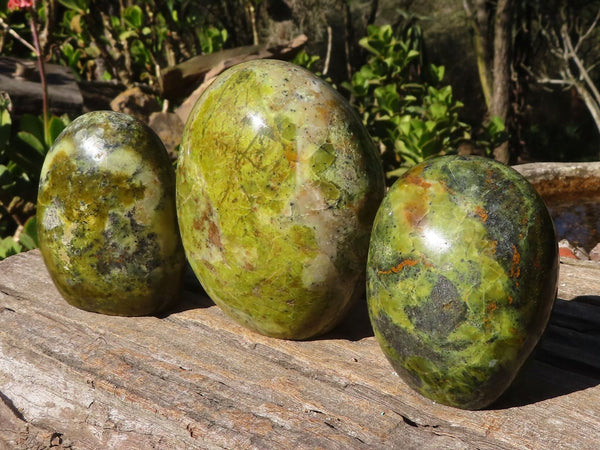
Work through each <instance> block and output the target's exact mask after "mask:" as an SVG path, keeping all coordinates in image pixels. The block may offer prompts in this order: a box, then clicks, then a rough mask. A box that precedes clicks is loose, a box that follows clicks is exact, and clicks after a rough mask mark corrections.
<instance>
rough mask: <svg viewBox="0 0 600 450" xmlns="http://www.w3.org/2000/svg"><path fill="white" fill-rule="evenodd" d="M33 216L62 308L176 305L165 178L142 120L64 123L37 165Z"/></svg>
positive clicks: (178, 256) (178, 254) (178, 251)
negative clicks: (63, 301)
mask: <svg viewBox="0 0 600 450" xmlns="http://www.w3.org/2000/svg"><path fill="white" fill-rule="evenodd" d="M37 208H38V209H37V224H38V238H39V244H40V250H41V252H42V255H43V257H44V262H45V263H46V266H47V268H48V271H49V273H50V275H51V277H52V279H53V281H54V283H55V285H56V287H57V288H58V290H59V291H60V293H61V294H62V295H63V297H64V298H65V299H66V300H67V302H69V303H70V304H72V305H74V306H77V307H78V308H81V309H85V310H88V311H95V312H100V313H105V314H114V315H126V316H133V315H143V314H152V313H155V312H157V311H159V310H161V309H163V308H164V307H166V306H167V305H168V304H169V303H171V302H172V301H173V300H174V299H176V298H177V297H178V295H179V292H180V287H181V279H182V277H181V275H182V272H183V269H184V267H185V257H184V253H183V246H182V245H181V240H180V238H179V233H178V228H177V214H176V211H175V174H174V171H173V167H172V165H171V163H170V161H169V158H168V155H167V153H166V150H165V148H164V146H163V144H162V142H161V141H160V140H159V138H158V137H157V136H156V135H155V134H154V132H153V131H152V130H151V129H150V128H148V127H147V126H146V125H144V124H143V123H142V122H140V121H138V120H136V119H134V118H132V117H130V116H128V115H125V114H121V113H116V112H111V111H100V112H92V113H88V114H84V115H82V116H80V117H78V118H77V119H75V120H74V121H73V122H71V123H70V124H69V125H68V126H67V128H66V129H65V130H64V131H63V132H62V134H61V135H60V136H59V137H58V138H57V139H56V141H55V143H54V145H53V146H52V148H51V149H50V151H49V152H48V154H47V156H46V160H45V161H44V165H43V167H42V172H41V179H40V186H39V194H38V204H37Z"/></svg>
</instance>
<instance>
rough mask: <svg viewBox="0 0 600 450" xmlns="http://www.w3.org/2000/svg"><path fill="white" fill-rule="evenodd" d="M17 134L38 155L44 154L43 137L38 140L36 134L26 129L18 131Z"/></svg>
mask: <svg viewBox="0 0 600 450" xmlns="http://www.w3.org/2000/svg"><path fill="white" fill-rule="evenodd" d="M17 136H18V138H19V139H20V140H21V141H23V142H24V143H25V144H27V145H28V146H29V147H31V148H33V149H34V150H35V151H36V152H37V153H39V154H40V155H42V156H45V155H46V147H45V146H44V143H43V138H42V141H40V140H39V139H38V138H37V137H36V136H34V135H33V134H31V133H28V132H27V131H19V132H18V133H17Z"/></svg>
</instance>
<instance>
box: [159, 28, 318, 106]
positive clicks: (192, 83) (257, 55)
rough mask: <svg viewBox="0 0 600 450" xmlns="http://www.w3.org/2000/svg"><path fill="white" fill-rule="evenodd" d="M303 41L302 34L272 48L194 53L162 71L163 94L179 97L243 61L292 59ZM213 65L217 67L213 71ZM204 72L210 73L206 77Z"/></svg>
mask: <svg viewBox="0 0 600 450" xmlns="http://www.w3.org/2000/svg"><path fill="white" fill-rule="evenodd" d="M306 41H307V37H306V36H305V35H303V34H302V35H300V36H297V37H296V38H295V39H293V40H292V41H290V42H288V43H286V44H282V45H277V46H273V47H269V46H267V45H264V44H263V45H248V46H244V47H235V48H230V49H226V50H221V51H219V52H215V53H210V54H207V55H197V56H194V57H193V58H190V59H189V60H187V61H184V62H182V63H179V64H177V65H175V66H171V67H167V68H165V69H163V70H162V71H161V80H160V84H161V91H162V95H163V97H166V98H168V99H180V98H182V97H184V96H186V95H188V94H189V93H190V92H192V91H193V90H194V89H195V88H196V87H198V85H199V84H200V83H202V81H204V80H206V79H207V78H210V77H212V76H214V75H216V74H217V73H219V72H221V71H222V70H224V69H226V68H228V67H231V66H233V65H234V64H239V63H241V62H244V61H250V60H253V59H264V58H278V59H284V58H287V59H289V58H293V57H294V55H295V54H296V53H297V52H298V51H300V49H301V48H302V47H303V46H304V44H305V43H306ZM215 68H218V69H217V72H216V73H215ZM207 74H209V76H208V77H207Z"/></svg>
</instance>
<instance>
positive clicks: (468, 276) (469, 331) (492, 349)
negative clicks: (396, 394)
mask: <svg viewBox="0 0 600 450" xmlns="http://www.w3.org/2000/svg"><path fill="white" fill-rule="evenodd" d="M557 276H558V257H557V244H556V237H555V232H554V227H553V224H552V220H551V218H550V216H549V214H548V211H547V209H546V207H545V205H544V203H543V201H542V200H541V198H540V197H539V195H538V194H537V192H536V191H535V190H534V188H533V187H532V186H531V185H530V184H529V183H528V182H527V181H526V180H525V179H524V178H523V177H522V176H521V175H519V174H518V173H517V172H516V171H514V170H513V169H511V168H509V167H507V166H504V165H501V164H500V163H497V162H494V161H491V160H488V159H485V158H480V157H457V156H448V157H441V158H437V159H432V160H429V161H427V162H424V163H422V164H420V165H418V166H415V167H414V168H412V169H410V170H409V171H407V172H406V173H405V174H404V176H402V177H401V178H400V179H399V180H398V181H397V182H396V183H395V184H394V185H393V186H392V187H391V189H390V191H389V193H388V195H387V196H386V198H385V199H384V201H383V202H382V205H381V208H380V210H379V212H378V213H377V216H376V219H375V223H374V226H373V234H372V237H371V245H370V249H369V262H368V271H367V300H368V305H369V314H370V317H371V322H372V324H373V328H374V330H375V335H376V337H377V339H378V341H379V343H380V345H381V347H382V349H383V351H384V353H385V354H386V356H387V357H388V359H389V360H390V362H391V363H392V365H393V367H394V369H395V370H396V371H397V373H398V374H399V375H400V376H401V377H402V378H403V379H404V380H405V381H406V382H407V383H408V384H409V385H411V386H412V387H413V388H414V389H416V390H417V391H419V392H420V393H422V394H423V395H425V396H426V397H429V398H430V399H432V400H434V401H436V402H439V403H444V404H448V405H451V406H456V407H459V408H465V409H479V408H483V407H486V406H488V405H489V404H490V403H492V402H493V401H494V400H496V399H497V398H498V396H500V395H501V394H502V392H504V390H505V389H506V388H507V387H508V386H509V385H510V383H511V382H512V380H513V378H514V376H515V375H516V374H517V372H518V370H519V369H520V367H521V366H522V364H523V363H524V361H525V360H526V358H527V357H528V356H529V355H530V353H531V351H532V350H533V348H534V347H535V345H536V344H537V342H538V340H539V338H540V336H541V334H542V332H543V331H544V329H545V326H546V324H547V321H548V318H549V315H550V311H551V309H552V305H553V301H554V298H555V293H556V287H557V285H556V283H557Z"/></svg>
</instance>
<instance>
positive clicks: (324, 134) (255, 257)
mask: <svg viewBox="0 0 600 450" xmlns="http://www.w3.org/2000/svg"><path fill="white" fill-rule="evenodd" d="M383 189H384V180H383V172H382V168H381V164H380V161H379V156H378V154H377V152H376V149H375V147H374V146H373V144H372V142H371V140H370V138H369V136H368V134H367V132H366V130H365V129H364V128H363V126H362V124H361V122H360V120H359V119H358V117H357V116H356V115H355V114H354V113H353V111H352V110H351V109H350V107H349V106H348V104H347V103H346V101H345V100H344V99H343V98H342V97H341V96H340V95H339V94H338V93H337V92H336V91H334V90H333V89H332V88H331V87H330V86H329V85H327V84H326V83H325V82H324V81H322V80H320V79H319V78H318V77H316V76H314V75H313V74H311V73H310V72H308V71H306V70H304V69H302V68H301V67H298V66H296V65H294V64H291V63H286V62H281V61H273V60H261V61H252V62H248V63H243V64H240V65H237V66H235V67H233V68H231V69H229V70H227V71H226V72H224V73H223V74H221V75H220V76H219V77H217V79H216V80H215V81H214V83H213V84H212V85H211V86H210V87H209V88H208V89H207V90H206V91H205V92H204V93H203V95H202V96H201V97H200V99H199V100H198V102H197V103H196V105H195V107H194V109H193V111H192V112H191V114H190V117H189V119H188V121H187V123H186V126H185V130H184V134H183V140H182V144H181V150H180V159H179V163H178V166H177V213H178V216H179V225H180V229H181V236H182V240H183V245H184V248H185V251H186V255H187V257H188V260H189V262H190V264H191V266H192V268H193V270H194V272H195V273H196V275H197V277H198V279H199V280H200V282H201V283H202V285H203V286H204V288H205V289H206V291H207V293H208V294H209V295H210V297H211V298H212V299H213V301H214V302H215V303H216V304H217V305H219V306H220V307H221V308H222V309H223V310H224V311H225V312H226V313H227V314H229V315H230V316H232V317H233V318H235V319H236V320H237V321H239V322H240V323H242V324H244V325H245V326H247V327H249V328H251V329H253V330H255V331H258V332H259V333H262V334H265V335H269V336H274V337H278V338H286V339H306V338H310V337H312V336H315V335H318V334H321V333H324V332H326V331H327V330H329V329H331V328H332V327H333V326H334V325H336V324H337V323H338V322H339V320H340V319H341V318H342V316H343V314H344V313H345V312H346V310H347V309H348V307H349V305H350V304H351V300H352V299H353V297H354V296H357V295H360V294H361V293H362V292H364V284H363V283H364V271H365V266H366V257H367V251H368V245H369V235H370V231H371V225H372V220H373V217H374V216H375V212H376V211H377V207H378V206H379V203H380V201H381V199H382V197H383Z"/></svg>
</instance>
